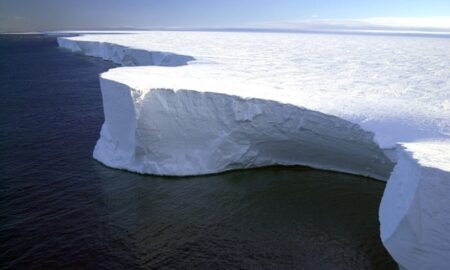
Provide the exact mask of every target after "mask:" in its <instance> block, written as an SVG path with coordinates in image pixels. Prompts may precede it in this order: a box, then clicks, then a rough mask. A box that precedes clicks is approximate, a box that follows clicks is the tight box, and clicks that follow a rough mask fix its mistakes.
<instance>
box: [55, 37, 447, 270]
mask: <svg viewBox="0 0 450 270" xmlns="http://www.w3.org/2000/svg"><path fill="white" fill-rule="evenodd" d="M299 36H300V38H299ZM302 36H305V35H300V34H283V35H281V34H243V33H239V34H237V33H234V34H233V33H194V32H192V33H186V32H170V33H167V32H153V33H135V34H127V35H84V36H78V37H60V38H58V43H59V45H60V46H61V47H64V48H67V49H70V50H71V51H74V52H79V53H82V54H85V55H90V56H96V57H101V58H103V59H106V60H111V61H113V62H115V63H117V64H120V65H122V66H131V67H119V68H114V69H111V70H109V71H107V72H105V73H103V74H101V75H100V82H101V89H102V96H103V106H104V112H105V123H104V124H103V126H102V129H101V135H100V139H99V140H98V142H97V145H96V147H95V150H94V158H96V159H97V160H99V161H100V162H102V163H104V164H105V165H107V166H111V167H114V168H120V169H126V170H130V171H134V172H139V173H149V174H159V175H178V176H183V175H198V174H207V173H217V172H222V171H226V170H231V169H239V168H250V167H258V166H267V165H275V164H279V165H306V166H310V167H313V168H319V169H328V170H334V171H339V172H347V173H353V174H359V175H364V176H370V177H373V178H376V179H380V180H386V179H388V178H389V180H388V183H387V187H386V190H385V194H384V196H383V200H382V204H381V207H380V223H381V238H382V240H383V243H384V245H385V246H386V248H387V249H388V251H389V252H390V253H391V255H392V256H393V257H394V259H395V260H396V261H397V262H398V263H399V265H400V266H401V267H403V268H406V269H445V267H446V266H448V265H450V258H449V256H447V255H448V254H450V249H449V247H450V201H449V198H450V197H449V196H448V195H449V194H450V166H449V164H450V160H449V155H448V153H449V152H450V138H449V133H450V96H449V93H450V83H449V82H450V74H448V73H445V72H443V70H444V69H442V67H445V66H446V64H448V63H450V58H448V57H447V58H445V57H444V55H447V56H448V55H450V54H445V53H448V52H449V48H450V46H446V45H448V41H441V40H438V41H436V40H433V39H429V40H431V43H432V45H433V46H430V47H429V48H428V46H429V45H428V43H429V42H430V41H428V43H427V42H426V41H423V40H420V39H419V40H416V41H414V42H418V44H419V45H418V46H417V48H421V51H422V52H423V54H424V55H425V56H426V58H421V57H419V56H414V57H415V58H414V57H410V56H411V53H412V52H414V50H412V49H411V48H410V47H411V46H410V47H404V45H405V44H408V45H410V44H409V43H407V42H406V41H405V40H404V39H405V37H402V38H400V39H396V38H395V37H387V38H386V37H385V38H384V40H379V39H380V37H366V39H369V41H366V40H365V39H364V37H359V36H358V37H355V38H354V40H352V39H350V40H351V41H350V42H349V38H348V37H346V39H341V38H339V37H335V36H332V35H329V36H326V35H325V37H324V36H323V35H306V36H307V38H304V39H302ZM281 37H282V38H281ZM391 39H394V42H392V40H391ZM299 41H303V43H301V42H299ZM311 41H314V42H312V43H314V44H320V46H312V47H311V46H309V45H308V44H307V43H305V42H310V43H311ZM374 41H377V42H379V43H377V44H379V46H378V47H377V48H374V47H372V45H371V44H373V42H374ZM296 42H297V43H296ZM391 42H392V43H391ZM408 42H411V41H408ZM258 44H259V45H258ZM265 44H269V46H266V45H265ZM293 44H300V45H295V46H300V47H298V48H296V49H297V50H293V49H294V48H293V47H292V46H293ZM402 44H403V45H402ZM402 46H403V47H402ZM412 47H415V46H412ZM424 48H425V49H426V48H428V49H431V48H432V49H433V51H428V50H425V49H424ZM364 49H366V50H370V52H369V54H368V52H367V51H366V50H364ZM298 50H300V51H301V50H303V51H306V52H307V54H305V53H298ZM342 50H344V51H346V52H347V55H346V56H345V57H343V58H341V59H338V61H336V60H331V61H330V60H329V59H327V57H329V58H331V57H334V58H333V59H335V58H336V57H337V55H340V53H342ZM370 53H372V54H375V58H374V57H373V56H372V55H371V54H370ZM376 54H378V55H376ZM311 56H313V58H311ZM314 57H316V58H314ZM442 57H444V60H445V61H447V62H445V61H444V62H442V61H443V60H442ZM417 58H419V61H417ZM291 59H296V60H295V61H294V62H293V61H291ZM399 61H400V63H398V62H399ZM401 61H406V62H405V63H401ZM408 61H409V62H408ZM388 64H390V65H393V66H392V67H389V66H388V67H386V66H385V65H388ZM403 64H404V65H403ZM410 66H414V68H416V69H417V70H410ZM419 69H422V70H424V69H426V70H427V71H428V77H423V72H421V73H420V74H415V73H414V71H417V72H420V70H419ZM360 70H364V73H363V74H359V72H360ZM411 81H413V83H415V85H414V84H411V83H410V82H411ZM423 86H428V88H426V89H424V88H423ZM364 87H365V88H364ZM436 87H441V88H443V90H439V91H438V90H435V88H436ZM394 147H396V149H397V150H395V151H393V150H391V152H393V153H394V154H393V155H391V156H390V157H391V159H388V158H387V157H386V155H385V154H384V153H383V149H384V150H385V151H386V150H388V149H394ZM393 162H397V165H396V166H395V168H394V170H393V173H392V174H391V171H392V168H393V166H394V163H393ZM446 254H447V255H446Z"/></svg>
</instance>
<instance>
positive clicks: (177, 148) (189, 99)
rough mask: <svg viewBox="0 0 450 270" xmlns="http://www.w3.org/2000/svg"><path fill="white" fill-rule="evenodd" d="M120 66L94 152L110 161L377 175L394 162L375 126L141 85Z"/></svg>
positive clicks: (195, 170) (134, 165) (152, 167)
mask: <svg viewBox="0 0 450 270" xmlns="http://www.w3.org/2000/svg"><path fill="white" fill-rule="evenodd" d="M118 71H120V69H119V70H117V69H116V70H115V71H114V72H106V73H103V74H102V75H101V86H102V87H101V88H102V95H103V104H104V110H105V123H104V125H103V127H102V131H101V137H100V139H99V141H98V143H97V145H96V147H95V151H94V157H95V158H96V159H97V160H99V161H101V162H102V163H104V164H106V165H108V166H111V167H115V168H122V169H126V170H130V171H134V172H139V173H148V174H158V175H178V176H185V175H199V174H208V173H217V172H222V171H226V170H231V169H241V168H250V167H260V166H269V165H306V166H310V167H313V168H319V169H327V170H334V171H339V172H347V173H353V174H360V175H364V176H370V177H373V178H377V179H387V177H388V175H389V172H390V171H391V169H392V163H391V162H390V161H389V160H388V159H387V158H386V157H385V155H384V154H383V152H382V151H381V150H380V149H379V148H378V146H377V145H376V144H375V143H374V142H373V134H372V133H370V132H367V131H364V130H362V129H361V128H360V127H359V126H358V125H355V124H353V123H350V122H348V121H345V120H342V119H340V118H337V117H334V116H330V115H326V114H323V113H320V112H315V111H311V110H307V109H305V108H299V107H296V106H293V105H288V104H281V103H278V102H275V101H271V100H262V99H244V98H241V97H238V96H233V95H226V94H222V93H214V92H199V91H196V90H184V89H167V88H151V89H147V88H145V90H139V89H134V88H131V87H130V86H129V85H127V84H126V83H124V82H121V81H118V78H117V77H115V76H114V73H116V72H118ZM169 72H170V71H169ZM138 78H139V76H138V77H136V79H138Z"/></svg>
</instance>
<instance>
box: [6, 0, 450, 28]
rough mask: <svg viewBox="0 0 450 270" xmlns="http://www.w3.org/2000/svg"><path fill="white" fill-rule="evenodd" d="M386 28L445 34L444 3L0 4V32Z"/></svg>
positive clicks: (448, 18)
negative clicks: (169, 28) (437, 31)
mask: <svg viewBox="0 0 450 270" xmlns="http://www.w3.org/2000/svg"><path fill="white" fill-rule="evenodd" d="M386 24H387V26H388V28H389V27H392V25H394V27H400V28H404V27H406V28H408V27H410V26H411V25H412V27H413V28H414V29H416V28H419V29H420V28H426V29H431V28H433V29H438V30H442V29H444V30H449V29H450V0H429V1H426V0H421V1H419V0H377V1H375V0H374V1H364V0H342V1H338V0H128V1H126V0H0V32H6V31H14V32H22V31H49V30H96V29H97V30H101V29H123V28H142V29H152V28H166V27H180V28H230V27H231V28H236V27H237V28H239V27H242V28H246V27H269V28H270V27H281V28H283V27H288V28H289V27H294V28H295V27H300V28H308V27H318V28H320V27H324V26H325V27H329V26H331V27H337V28H339V27H341V26H342V27H344V28H348V27H353V26H355V25H356V26H357V27H368V28H370V27H373V26H374V25H375V28H378V26H377V25H381V27H383V25H386Z"/></svg>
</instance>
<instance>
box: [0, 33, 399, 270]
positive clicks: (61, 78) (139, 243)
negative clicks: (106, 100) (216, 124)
mask: <svg viewBox="0 0 450 270" xmlns="http://www.w3.org/2000/svg"><path fill="white" fill-rule="evenodd" d="M111 67H113V64H111V63H109V62H105V61H101V60H98V59H93V58H89V57H85V56H81V55H76V54H72V53H69V52H67V51H65V50H63V49H60V48H58V47H57V44H56V40H55V37H50V36H42V35H0V162H1V163H0V251H1V252H0V269H396V264H395V263H394V261H393V260H392V258H391V257H390V256H389V254H388V253H387V252H386V250H385V249H384V247H383V246H382V244H381V241H380V239H379V222H378V206H379V203H380V200H381V196H382V193H383V189H384V187H385V184H384V183H383V182H379V181H375V180H371V179H368V178H364V177H359V176H352V175H347V174H339V173H332V172H325V171H319V170H313V169H309V168H304V167H288V168H283V167H271V168H263V169H253V170H241V171H234V172H229V173H222V174H217V175H210V176H203V177H185V178H176V177H157V176H145V175H138V174H133V173H128V172H124V171H120V170H114V169H110V168H107V167H104V166H103V165H101V164H100V163H98V162H97V161H95V160H93V159H92V150H93V148H94V145H95V142H96V140H97V138H98V136H99V130H100V126H101V124H102V121H103V112H102V101H101V94H100V89H99V82H98V73H100V72H103V71H106V70H107V69H109V68H111Z"/></svg>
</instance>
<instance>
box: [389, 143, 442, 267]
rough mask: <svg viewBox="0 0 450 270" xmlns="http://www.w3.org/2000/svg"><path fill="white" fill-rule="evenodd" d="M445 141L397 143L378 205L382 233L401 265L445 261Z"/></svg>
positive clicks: (436, 264)
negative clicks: (389, 174) (393, 161)
mask: <svg viewBox="0 0 450 270" xmlns="http://www.w3.org/2000/svg"><path fill="white" fill-rule="evenodd" d="M449 145H450V143H449V142H448V141H428V142H418V143H409V144H405V145H403V146H399V147H398V162H397V165H396V166H395V169H394V171H393V173H392V175H391V177H390V178H389V181H388V185H387V186H386V189H385V192H384V195H383V199H382V201H381V206H380V224H381V239H382V241H383V243H384V245H385V246H386V248H387V249H388V251H389V253H390V254H391V255H392V257H393V258H394V259H395V260H396V261H397V262H398V263H399V265H400V266H402V267H403V268H404V269H442V270H444V269H448V267H449V266H450V256H449V255H450V233H449V230H450V155H449V153H450V147H449Z"/></svg>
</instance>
